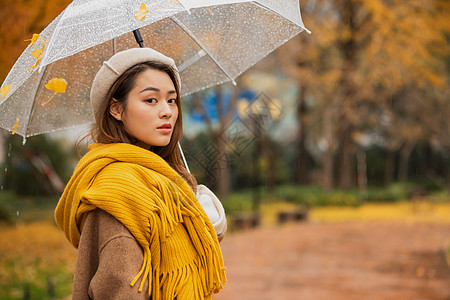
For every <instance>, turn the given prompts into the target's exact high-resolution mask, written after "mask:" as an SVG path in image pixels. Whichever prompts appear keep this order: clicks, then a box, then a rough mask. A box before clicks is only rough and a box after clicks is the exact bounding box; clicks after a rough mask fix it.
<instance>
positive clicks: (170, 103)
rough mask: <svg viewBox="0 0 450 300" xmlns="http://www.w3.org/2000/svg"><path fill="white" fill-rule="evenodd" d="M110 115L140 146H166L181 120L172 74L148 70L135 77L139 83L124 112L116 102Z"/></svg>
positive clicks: (129, 97) (129, 95)
mask: <svg viewBox="0 0 450 300" xmlns="http://www.w3.org/2000/svg"><path fill="white" fill-rule="evenodd" d="M110 113H111V115H112V116H113V117H114V118H116V119H117V120H119V121H122V123H123V125H124V127H125V129H126V131H127V132H128V133H129V134H130V135H132V136H133V137H135V138H136V139H138V140H139V143H138V146H141V147H144V148H149V146H167V145H168V144H169V142H170V139H171V137H172V133H173V130H174V127H175V123H176V122H177V119H178V104H177V92H176V90H175V86H174V84H173V82H172V80H171V79H170V77H169V75H168V74H167V73H165V72H163V71H160V70H154V69H149V70H146V71H144V72H142V73H140V74H139V75H137V77H136V84H135V86H134V88H133V89H132V90H131V91H130V93H129V94H128V97H127V105H126V106H125V109H123V107H122V104H121V103H119V102H116V103H113V104H112V105H111V108H110Z"/></svg>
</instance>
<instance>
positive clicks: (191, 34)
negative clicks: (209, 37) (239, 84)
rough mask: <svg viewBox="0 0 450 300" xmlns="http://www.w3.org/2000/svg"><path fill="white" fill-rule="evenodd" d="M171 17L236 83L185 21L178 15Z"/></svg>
mask: <svg viewBox="0 0 450 300" xmlns="http://www.w3.org/2000/svg"><path fill="white" fill-rule="evenodd" d="M170 19H171V20H172V21H173V22H174V23H175V24H177V25H178V26H179V27H180V28H181V29H183V31H184V32H186V34H187V35H189V36H190V37H191V39H193V40H194V42H196V43H197V45H198V46H200V48H202V49H203V51H205V53H206V55H208V56H209V58H211V59H212V61H213V62H214V63H215V64H216V65H217V67H219V69H220V70H221V71H222V72H223V73H224V74H225V75H226V76H227V77H228V78H229V79H230V80H231V82H232V83H233V85H236V81H235V80H234V78H233V77H232V76H231V75H230V74H229V73H228V72H227V70H225V69H224V67H222V66H221V65H220V63H219V62H218V61H217V59H216V58H215V57H214V56H213V55H212V54H211V53H210V52H209V51H208V49H206V47H205V46H204V45H203V43H202V42H201V41H200V40H199V39H198V38H197V37H196V36H195V35H194V34H193V33H192V31H190V30H189V28H187V27H186V26H185V25H184V24H183V23H181V21H180V20H178V19H177V18H176V17H173V16H172V17H170Z"/></svg>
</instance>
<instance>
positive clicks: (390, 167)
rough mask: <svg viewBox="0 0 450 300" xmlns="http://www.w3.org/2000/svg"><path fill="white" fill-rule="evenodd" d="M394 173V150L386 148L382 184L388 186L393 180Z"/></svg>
mask: <svg viewBox="0 0 450 300" xmlns="http://www.w3.org/2000/svg"><path fill="white" fill-rule="evenodd" d="M394 174H395V152H394V151H393V150H391V149H386V159H385V161H384V185H385V186H388V185H390V184H392V182H394Z"/></svg>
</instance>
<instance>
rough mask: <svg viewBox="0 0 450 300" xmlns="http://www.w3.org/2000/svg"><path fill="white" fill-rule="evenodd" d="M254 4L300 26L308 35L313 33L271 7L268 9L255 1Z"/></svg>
mask: <svg viewBox="0 0 450 300" xmlns="http://www.w3.org/2000/svg"><path fill="white" fill-rule="evenodd" d="M253 4H254V5H256V6H259V7H261V8H264V9H265V10H267V11H270V12H272V13H274V14H276V15H277V16H279V17H282V18H283V19H286V20H288V21H290V22H291V23H293V24H295V25H297V26H300V27H301V28H303V30H305V31H306V32H307V33H309V34H311V31H310V30H309V29H307V28H306V27H305V25H304V24H303V25H301V24H297V23H296V22H294V21H292V20H290V19H289V18H286V17H285V16H283V15H282V14H280V13H279V12H277V11H275V10H273V9H271V8H269V7H267V6H265V5H263V4H261V3H259V2H256V1H253Z"/></svg>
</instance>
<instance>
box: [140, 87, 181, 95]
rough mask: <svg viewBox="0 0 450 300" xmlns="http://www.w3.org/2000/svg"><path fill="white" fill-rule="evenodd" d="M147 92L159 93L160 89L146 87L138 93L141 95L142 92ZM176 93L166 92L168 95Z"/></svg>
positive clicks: (172, 91)
mask: <svg viewBox="0 0 450 300" xmlns="http://www.w3.org/2000/svg"><path fill="white" fill-rule="evenodd" d="M147 91H153V92H158V93H159V92H161V90H160V89H158V88H155V87H151V86H149V87H146V88H145V89H143V90H142V91H140V92H139V93H143V92H147ZM176 93H177V91H176V90H170V91H169V92H168V94H176Z"/></svg>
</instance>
